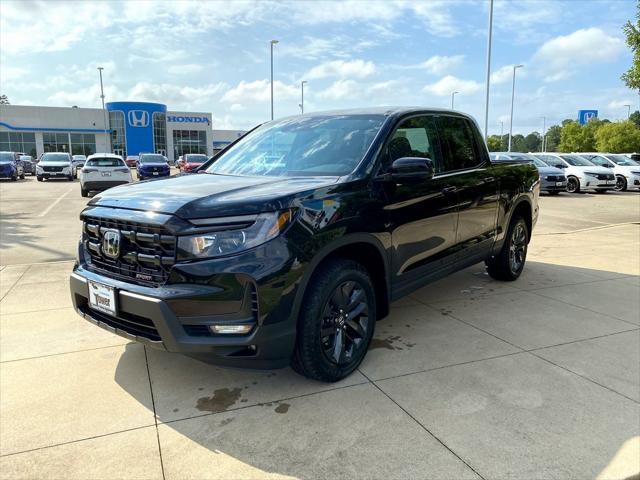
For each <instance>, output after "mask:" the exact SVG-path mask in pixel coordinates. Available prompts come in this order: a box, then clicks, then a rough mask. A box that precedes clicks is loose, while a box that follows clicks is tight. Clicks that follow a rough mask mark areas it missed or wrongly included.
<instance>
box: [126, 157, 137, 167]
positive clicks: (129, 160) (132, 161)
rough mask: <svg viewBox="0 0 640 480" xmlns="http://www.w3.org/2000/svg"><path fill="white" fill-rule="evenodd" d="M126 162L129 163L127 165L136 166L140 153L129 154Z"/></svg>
mask: <svg viewBox="0 0 640 480" xmlns="http://www.w3.org/2000/svg"><path fill="white" fill-rule="evenodd" d="M125 163H126V164H127V167H129V168H135V167H136V165H137V164H138V155H127V158H126V159H125Z"/></svg>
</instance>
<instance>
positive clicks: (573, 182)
mask: <svg viewBox="0 0 640 480" xmlns="http://www.w3.org/2000/svg"><path fill="white" fill-rule="evenodd" d="M567 192H569V193H579V192H580V181H579V180H578V179H577V178H576V177H569V178H567Z"/></svg>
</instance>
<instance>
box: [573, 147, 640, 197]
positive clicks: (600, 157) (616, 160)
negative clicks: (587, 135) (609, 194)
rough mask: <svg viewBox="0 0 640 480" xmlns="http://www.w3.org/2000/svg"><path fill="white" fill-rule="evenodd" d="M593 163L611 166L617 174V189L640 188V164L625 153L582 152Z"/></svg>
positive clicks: (622, 190)
mask: <svg viewBox="0 0 640 480" xmlns="http://www.w3.org/2000/svg"><path fill="white" fill-rule="evenodd" d="M579 155H580V156H581V157H584V158H586V159H587V160H589V161H590V162H591V163H593V164H595V165H599V166H601V167H605V168H610V169H611V170H612V171H613V174H614V175H615V176H616V187H615V190H616V191H618V192H624V191H625V190H627V189H628V188H634V189H637V188H640V165H639V164H638V163H636V162H634V161H633V160H631V159H630V158H627V157H626V156H624V155H616V154H611V153H580V154H579Z"/></svg>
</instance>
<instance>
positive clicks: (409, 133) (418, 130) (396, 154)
mask: <svg viewBox="0 0 640 480" xmlns="http://www.w3.org/2000/svg"><path fill="white" fill-rule="evenodd" d="M436 138H437V137H436V129H435V124H434V120H433V117H430V116H422V117H413V118H408V119H407V120H404V121H402V122H401V123H400V125H398V127H397V128H396V130H395V132H394V133H393V135H392V136H391V139H390V140H389V142H388V143H387V147H386V150H385V154H384V156H383V169H384V170H385V171H388V170H389V169H390V168H391V164H392V163H393V162H394V161H395V160H397V159H399V158H403V157H419V158H428V159H430V160H431V161H433V163H434V168H435V171H436V172H439V171H441V170H442V169H441V162H440V161H439V158H438V155H436V145H437V140H436Z"/></svg>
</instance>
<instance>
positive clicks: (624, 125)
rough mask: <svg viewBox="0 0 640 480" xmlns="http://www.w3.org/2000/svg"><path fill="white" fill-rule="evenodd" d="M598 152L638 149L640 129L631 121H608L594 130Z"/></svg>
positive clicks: (635, 150) (639, 147)
mask: <svg viewBox="0 0 640 480" xmlns="http://www.w3.org/2000/svg"><path fill="white" fill-rule="evenodd" d="M596 141H597V145H598V151H599V152H610V153H624V152H637V151H640V129H638V127H636V126H635V124H634V123H633V122H631V121H626V122H616V123H608V124H606V125H602V126H601V127H600V128H599V129H598V131H597V132H596Z"/></svg>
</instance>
